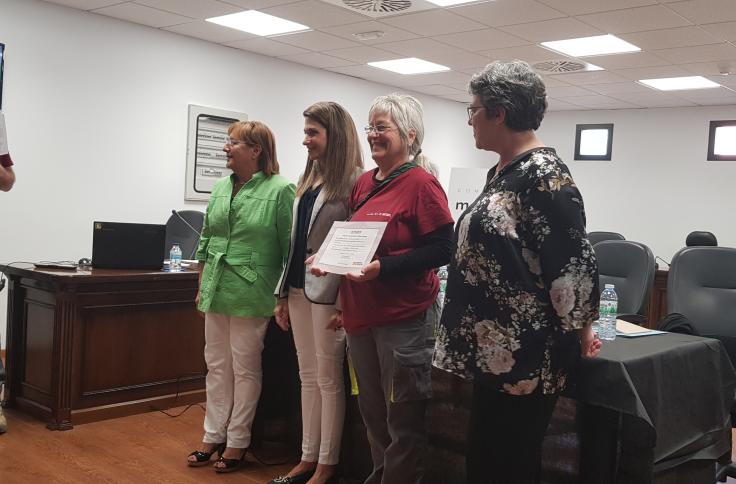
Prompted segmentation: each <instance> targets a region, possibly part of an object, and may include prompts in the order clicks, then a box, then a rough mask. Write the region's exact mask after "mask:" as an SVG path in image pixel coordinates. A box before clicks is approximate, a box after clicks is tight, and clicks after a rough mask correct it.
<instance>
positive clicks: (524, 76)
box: [468, 60, 547, 131]
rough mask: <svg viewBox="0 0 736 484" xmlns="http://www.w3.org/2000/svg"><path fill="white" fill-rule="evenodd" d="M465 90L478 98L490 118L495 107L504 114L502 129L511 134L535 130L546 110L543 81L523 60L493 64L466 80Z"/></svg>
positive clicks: (545, 93) (545, 94)
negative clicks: (504, 127)
mask: <svg viewBox="0 0 736 484" xmlns="http://www.w3.org/2000/svg"><path fill="white" fill-rule="evenodd" d="M468 91H469V92H470V94H472V95H474V96H478V97H479V98H480V100H481V102H482V103H483V106H484V107H485V108H486V109H485V111H486V116H489V117H490V116H492V115H493V113H494V110H495V108H496V107H498V106H501V107H503V108H504V110H505V111H506V121H505V123H506V126H508V128H509V129H512V130H514V131H527V130H536V129H537V128H539V125H540V124H541V123H542V119H543V118H544V112H545V111H546V110H547V92H546V89H545V87H544V81H543V80H542V78H541V77H540V75H539V74H537V73H536V72H534V70H533V69H532V66H530V65H529V64H527V63H526V62H524V61H520V60H514V61H511V62H500V61H495V62H491V63H490V64H488V65H487V66H486V67H485V68H483V70H482V71H480V72H478V73H476V74H474V75H473V77H471V78H470V85H469V86H468Z"/></svg>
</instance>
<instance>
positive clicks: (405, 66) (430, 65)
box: [368, 57, 450, 74]
mask: <svg viewBox="0 0 736 484" xmlns="http://www.w3.org/2000/svg"><path fill="white" fill-rule="evenodd" d="M368 65H369V66H371V67H378V68H379V69H385V70H387V71H391V72H398V73H399V74H424V73H427V72H442V71H449V70H450V68H449V67H447V66H442V65H440V64H435V63H434V62H429V61H425V60H422V59H417V58H416V57H408V58H406V59H394V60H388V61H378V62H369V63H368Z"/></svg>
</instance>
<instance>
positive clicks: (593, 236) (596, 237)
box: [588, 232, 626, 245]
mask: <svg viewBox="0 0 736 484" xmlns="http://www.w3.org/2000/svg"><path fill="white" fill-rule="evenodd" d="M588 240H589V241H590V245H595V244H597V243H598V242H603V241H604V240H626V237H624V236H623V235H621V234H619V233H618V232H588Z"/></svg>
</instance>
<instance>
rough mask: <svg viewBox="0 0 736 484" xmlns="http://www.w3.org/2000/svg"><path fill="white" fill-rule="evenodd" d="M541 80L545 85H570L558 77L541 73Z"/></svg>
mask: <svg viewBox="0 0 736 484" xmlns="http://www.w3.org/2000/svg"><path fill="white" fill-rule="evenodd" d="M542 80H543V81H544V85H545V86H547V87H562V86H569V85H570V84H568V83H566V82H562V80H560V79H559V78H556V77H551V76H549V75H543V76H542Z"/></svg>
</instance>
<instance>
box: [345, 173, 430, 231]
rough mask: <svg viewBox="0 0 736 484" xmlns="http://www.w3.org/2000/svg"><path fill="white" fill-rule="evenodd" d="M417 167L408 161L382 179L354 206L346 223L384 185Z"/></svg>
mask: <svg viewBox="0 0 736 484" xmlns="http://www.w3.org/2000/svg"><path fill="white" fill-rule="evenodd" d="M417 166H418V165H417V164H416V163H414V162H411V161H409V162H407V163H404V164H403V165H401V166H400V167H398V168H397V169H396V170H394V171H393V172H392V173H391V174H390V175H389V176H387V177H386V178H384V179H383V181H382V182H381V183H380V184H379V185H378V186H376V187H375V188H373V190H371V191H370V193H369V194H368V195H366V196H365V198H364V199H363V200H361V201H360V203H358V204H357V205H356V206H355V209H354V210H353V213H352V214H351V215H350V217H348V220H347V221H350V219H351V218H353V215H355V212H357V211H358V210H359V209H360V207H362V206H363V205H365V203H366V202H367V201H368V200H370V199H371V198H373V196H374V195H376V194H377V193H378V192H380V191H381V190H383V189H384V188H386V185H388V184H389V183H391V182H392V181H393V180H395V179H396V178H397V177H399V176H401V175H403V174H404V173H406V172H407V171H409V170H411V169H412V168H416V167H417Z"/></svg>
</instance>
